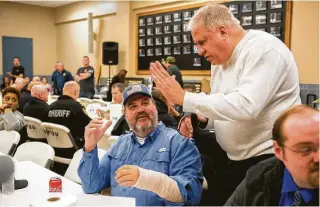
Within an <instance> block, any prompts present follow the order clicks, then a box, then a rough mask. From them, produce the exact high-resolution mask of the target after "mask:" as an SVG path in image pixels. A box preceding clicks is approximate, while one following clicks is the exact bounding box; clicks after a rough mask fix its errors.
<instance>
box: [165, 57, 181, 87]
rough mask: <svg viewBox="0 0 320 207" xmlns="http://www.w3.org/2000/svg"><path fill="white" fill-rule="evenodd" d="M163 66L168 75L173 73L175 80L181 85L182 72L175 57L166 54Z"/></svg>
mask: <svg viewBox="0 0 320 207" xmlns="http://www.w3.org/2000/svg"><path fill="white" fill-rule="evenodd" d="M165 66H166V68H167V71H168V73H169V75H170V76H172V75H175V79H176V81H177V82H178V83H179V84H180V86H181V88H182V87H183V81H182V74H181V72H180V70H179V68H178V66H177V65H176V59H175V58H174V57H172V56H168V57H167V59H166V62H165Z"/></svg>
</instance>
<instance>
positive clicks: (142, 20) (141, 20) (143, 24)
mask: <svg viewBox="0 0 320 207" xmlns="http://www.w3.org/2000/svg"><path fill="white" fill-rule="evenodd" d="M145 25H146V20H145V19H144V18H141V19H139V26H140V27H142V26H145Z"/></svg>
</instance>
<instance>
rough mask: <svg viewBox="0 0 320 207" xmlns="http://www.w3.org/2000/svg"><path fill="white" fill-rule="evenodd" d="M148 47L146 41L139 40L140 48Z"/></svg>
mask: <svg viewBox="0 0 320 207" xmlns="http://www.w3.org/2000/svg"><path fill="white" fill-rule="evenodd" d="M144 46H146V42H145V39H139V47H144Z"/></svg>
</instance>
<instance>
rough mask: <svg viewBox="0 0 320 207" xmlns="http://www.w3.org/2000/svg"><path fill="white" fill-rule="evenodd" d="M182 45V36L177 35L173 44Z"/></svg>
mask: <svg viewBox="0 0 320 207" xmlns="http://www.w3.org/2000/svg"><path fill="white" fill-rule="evenodd" d="M180 43H181V36H180V35H175V36H173V44H180Z"/></svg>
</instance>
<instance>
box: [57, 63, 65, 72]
mask: <svg viewBox="0 0 320 207" xmlns="http://www.w3.org/2000/svg"><path fill="white" fill-rule="evenodd" d="M63 69H64V65H63V63H60V62H59V63H57V70H58V71H59V72H61V71H63Z"/></svg>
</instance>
